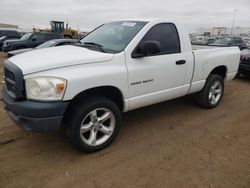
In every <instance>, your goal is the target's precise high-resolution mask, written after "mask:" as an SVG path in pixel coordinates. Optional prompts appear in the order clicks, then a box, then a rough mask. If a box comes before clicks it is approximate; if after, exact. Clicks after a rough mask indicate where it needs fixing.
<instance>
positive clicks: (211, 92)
mask: <svg viewBox="0 0 250 188" xmlns="http://www.w3.org/2000/svg"><path fill="white" fill-rule="evenodd" d="M223 94H224V80H223V78H222V77H221V76H219V75H215V74H211V75H210V76H209V77H208V78H207V81H206V84H205V86H204V88H203V89H202V91H201V92H199V93H197V102H198V104H200V105H201V106H202V107H203V108H207V109H209V108H214V107H216V106H217V105H218V104H219V103H220V101H221V99H222V97H223Z"/></svg>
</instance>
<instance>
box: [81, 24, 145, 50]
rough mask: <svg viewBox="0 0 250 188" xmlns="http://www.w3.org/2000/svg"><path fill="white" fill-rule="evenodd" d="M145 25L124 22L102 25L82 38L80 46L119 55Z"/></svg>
mask: <svg viewBox="0 0 250 188" xmlns="http://www.w3.org/2000/svg"><path fill="white" fill-rule="evenodd" d="M146 24H147V22H139V21H124V22H120V21H119V22H111V23H107V24H104V25H102V26H100V27H98V28H97V29H95V30H94V31H93V32H91V33H90V34H88V35H87V36H86V37H84V38H83V39H82V40H81V41H80V42H81V44H82V45H84V44H88V46H90V45H93V46H96V47H97V48H91V49H93V50H100V48H102V49H103V52H109V53H119V52H121V51H123V50H124V49H125V48H126V46H127V45H128V44H129V42H130V41H131V40H132V39H133V38H134V36H135V35H136V34H137V33H138V32H139V31H140V30H141V29H142V28H143V27H144V26H145V25H146Z"/></svg>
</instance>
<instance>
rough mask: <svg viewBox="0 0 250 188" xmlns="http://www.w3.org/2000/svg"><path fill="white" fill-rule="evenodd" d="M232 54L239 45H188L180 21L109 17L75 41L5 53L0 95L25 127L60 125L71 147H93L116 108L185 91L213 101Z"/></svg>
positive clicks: (232, 65)
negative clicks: (3, 82) (10, 55)
mask: <svg viewBox="0 0 250 188" xmlns="http://www.w3.org/2000/svg"><path fill="white" fill-rule="evenodd" d="M239 60H240V50H239V48H238V47H216V48H208V49H195V50H193V49H192V46H191V43H190V39H189V35H188V32H187V31H186V29H185V27H184V26H183V25H182V24H180V23H179V22H176V21H173V20H170V19H145V20H129V21H116V22H111V23H106V24H103V25H101V26H100V27H98V28H97V29H95V30H94V31H92V32H91V33H89V34H88V35H87V36H86V37H84V38H83V39H82V40H81V41H80V43H79V44H78V45H76V46H61V47H54V48H49V49H41V50H35V51H31V52H27V53H25V54H20V55H17V56H14V57H12V58H10V59H8V60H6V62H5V63H4V79H5V82H6V85H5V87H4V90H3V100H4V103H5V106H6V107H5V109H6V111H7V113H8V114H9V115H10V117H11V118H12V119H13V120H14V121H15V122H16V123H17V124H18V125H20V126H21V127H23V128H24V129H27V130H34V131H53V130H59V128H60V127H61V125H62V124H63V125H65V127H66V128H67V129H68V133H69V135H70V139H71V141H72V142H73V144H74V145H75V146H77V148H79V149H80V150H82V151H85V152H95V151H98V150H101V149H103V148H105V147H107V146H108V145H109V144H110V143H111V142H112V141H113V140H114V138H115V137H116V135H117V133H118V131H119V129H120V126H121V114H122V112H127V111H129V110H133V109H136V108H140V107H143V106H147V105H151V104H154V103H159V102H162V101H166V100H170V99H173V98H177V97H181V96H184V95H187V94H191V93H195V95H196V99H197V101H198V103H199V104H200V105H201V106H202V107H204V108H214V107H216V106H217V105H218V104H219V103H220V101H221V99H222V96H223V92H224V80H232V79H233V78H234V77H235V75H236V73H237V69H238V66H239Z"/></svg>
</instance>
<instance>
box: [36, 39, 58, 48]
mask: <svg viewBox="0 0 250 188" xmlns="http://www.w3.org/2000/svg"><path fill="white" fill-rule="evenodd" d="M55 43H56V42H55V41H48V42H45V43H42V44H41V45H39V46H37V47H36V49H41V48H48V47H51V46H54V44H55Z"/></svg>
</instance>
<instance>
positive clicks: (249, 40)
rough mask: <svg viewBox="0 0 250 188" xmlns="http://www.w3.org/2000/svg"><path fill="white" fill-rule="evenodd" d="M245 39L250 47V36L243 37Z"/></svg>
mask: <svg viewBox="0 0 250 188" xmlns="http://www.w3.org/2000/svg"><path fill="white" fill-rule="evenodd" d="M243 40H244V42H245V43H246V46H247V47H248V48H250V37H243Z"/></svg>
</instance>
